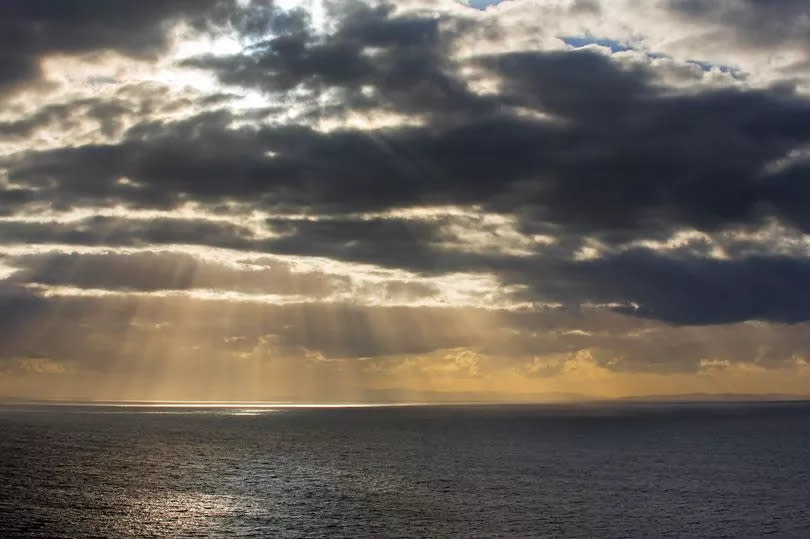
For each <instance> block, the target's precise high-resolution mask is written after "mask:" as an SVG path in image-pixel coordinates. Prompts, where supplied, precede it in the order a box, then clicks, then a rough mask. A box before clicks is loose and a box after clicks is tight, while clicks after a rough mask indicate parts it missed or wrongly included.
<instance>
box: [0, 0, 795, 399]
mask: <svg viewBox="0 0 810 539" xmlns="http://www.w3.org/2000/svg"><path fill="white" fill-rule="evenodd" d="M0 51H2V52H0V398H33V399H79V400H88V399H101V400H150V399H159V400H240V401H247V400H251V401H253V400H270V401H272V400H289V401H297V402H322V401H342V402H354V401H376V400H419V401H431V400H475V399H484V400H516V401H522V400H542V399H544V398H557V397H560V396H564V395H566V396H567V395H571V396H587V397H599V398H612V397H623V396H631V395H648V394H678V393H729V392H731V393H789V394H804V395H807V394H810V331H808V330H810V323H809V321H810V285H808V283H810V4H808V2H807V1H806V0H774V1H764V0H645V1H642V2H639V1H635V0H633V1H631V0H610V1H609V2H608V1H599V0H503V1H500V2H497V1H480V0H471V1H470V2H462V1H456V0H402V1H397V2H377V1H373V0H368V1H364V0H284V1H281V0H279V1H276V2H273V1H272V0H163V1H161V2H132V1H130V0H81V1H79V0H76V1H72V0H71V1H68V0H64V1H61V2H52V1H48V0H28V1H26V2H18V1H16V0H0Z"/></svg>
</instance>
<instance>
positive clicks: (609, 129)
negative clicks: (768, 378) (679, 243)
mask: <svg viewBox="0 0 810 539" xmlns="http://www.w3.org/2000/svg"><path fill="white" fill-rule="evenodd" d="M746 4H747V3H746ZM754 4H755V3H751V5H752V6H754V7H753V8H752V9H753V10H754V12H756V10H757V9H759V7H757V6H758V5H759V4H756V5H754ZM788 4H790V3H788ZM170 5H175V4H170ZM178 5H185V4H178ZM741 5H742V4H741ZM790 5H792V4H790ZM673 6H674V8H677V9H680V10H682V11H684V12H689V13H698V12H699V11H700V9H698V8H700V7H701V6H704V7H703V8H701V9H708V7H705V5H704V3H702V2H681V3H679V4H678V5H675V4H673ZM690 6H691V7H690ZM156 9H157V8H154V9H153V10H156ZM166 9H168V8H166ZM177 9H180V8H177ZM791 9H792V8H791ZM147 11H148V12H150V13H151V12H152V11H150V10H147ZM160 13H164V12H163V11H160ZM172 13H173V12H172ZM785 13H792V11H785ZM144 17H145V15H144ZM138 20H140V19H138ZM150 20H152V19H150ZM445 23H448V24H449V26H450V28H455V29H456V30H455V31H462V30H461V29H462V28H463V25H464V24H467V23H466V22H458V21H456V22H454V21H438V20H437V19H434V18H420V17H417V16H407V17H404V16H398V15H396V14H395V13H394V12H392V11H391V10H390V9H389V8H378V9H371V8H361V7H358V8H357V9H356V10H355V11H353V12H352V13H351V16H346V17H344V18H343V19H342V20H341V21H340V24H339V25H338V29H337V30H336V31H335V33H334V34H331V35H329V36H325V37H324V36H315V35H313V34H312V30H311V28H310V27H309V25H308V23H307V21H306V20H305V18H302V17H300V16H296V15H295V14H292V15H289V16H287V18H286V19H278V18H275V17H273V16H270V15H269V14H268V12H259V14H258V15H256V17H255V18H251V17H247V18H246V19H244V20H240V21H239V23H238V24H239V25H241V26H240V27H241V28H243V29H244V31H245V32H247V33H251V34H253V35H259V34H260V33H262V32H263V31H265V30H267V28H270V30H271V31H272V32H273V37H271V38H270V39H269V40H268V41H261V42H259V43H258V44H257V45H256V46H254V47H253V48H251V49H249V50H247V51H245V52H244V53H242V54H239V55H235V56H231V57H225V58H198V59H196V60H194V62H193V63H194V65H196V66H198V67H203V68H207V69H211V70H213V72H214V73H215V74H216V75H217V76H218V77H219V78H220V79H221V80H222V81H224V82H228V83H230V84H234V85H237V86H245V87H252V88H259V89H261V90H264V91H266V92H268V93H270V94H277V93H278V92H285V91H287V90H290V89H293V88H296V89H298V90H303V91H304V94H302V95H303V97H301V98H300V99H301V101H300V105H301V106H302V107H303V108H306V107H308V106H309V105H311V104H312V99H311V97H312V95H314V94H323V93H324V91H325V90H330V91H332V90H333V91H335V92H337V94H335V95H337V96H338V97H337V98H336V99H337V105H335V106H337V107H338V108H342V109H344V110H368V109H370V108H375V107H377V108H383V109H388V110H391V111H394V112H401V113H406V114H412V113H417V114H420V115H422V116H424V121H425V124H424V125H421V126H411V127H392V128H386V129H377V130H368V131H360V130H351V129H342V130H336V131H332V132H320V131H317V130H315V129H314V128H312V127H309V126H307V125H266V124H265V125H263V126H257V127H238V128H236V127H233V122H234V121H235V120H239V119H243V118H239V117H238V116H237V113H229V112H225V111H219V112H210V113H206V114H203V115H199V116H196V117H193V118H189V119H185V120H181V121H176V122H151V123H143V124H141V125H138V126H136V127H134V128H132V129H131V130H129V131H128V132H127V133H126V134H125V136H124V138H123V140H122V141H121V142H120V143H115V144H95V145H84V146H78V147H66V148H61V149H56V150H49V151H42V152H28V153H23V154H18V155H16V156H12V157H9V158H6V159H5V161H6V163H5V165H6V166H7V168H8V179H9V180H10V181H11V182H12V183H13V184H14V185H15V187H14V188H9V189H7V190H5V191H0V202H1V203H2V204H3V205H4V207H5V208H6V210H5V211H7V212H8V211H11V209H13V208H14V207H15V205H16V206H17V207H18V208H25V207H26V204H30V202H32V201H39V202H46V203H50V204H52V205H54V206H56V207H60V208H68V207H71V206H75V205H96V206H103V205H106V204H113V203H120V204H124V205H128V206H135V207H147V208H169V209H170V208H175V207H177V206H178V205H180V204H182V203H184V202H187V201H189V200H191V201H199V202H203V203H206V204H210V205H215V204H217V203H220V202H223V201H240V202H248V203H252V204H255V206H256V207H259V208H264V209H270V210H278V209H282V210H293V211H303V212H310V213H312V214H315V215H317V214H319V213H329V214H331V215H332V216H337V218H336V219H332V220H322V221H318V220H315V221H302V222H289V221H285V220H284V219H275V220H272V221H270V222H269V224H270V225H271V227H273V228H276V229H278V230H279V231H281V232H283V233H284V234H285V235H284V236H282V237H281V238H277V239H272V240H266V241H264V242H263V243H259V244H257V243H256V242H255V241H254V240H253V239H252V238H250V236H249V235H248V234H246V233H245V232H244V231H240V230H237V229H231V230H229V231H227V230H226V231H224V232H223V234H222V235H218V234H219V233H220V232H218V231H216V230H203V233H202V234H201V237H202V238H203V239H202V240H201V241H200V242H201V243H206V242H207V240H205V239H204V238H205V237H212V238H214V239H212V240H211V243H216V244H221V245H226V246H231V247H235V248H245V247H247V246H250V247H251V248H257V246H258V248H257V250H267V251H269V252H280V253H292V254H311V255H322V256H330V257H334V258H340V259H344V260H355V261H364V262H374V263H379V264H382V265H387V266H391V267H405V268H410V269H416V270H420V271H427V270H437V269H441V270H445V271H447V270H464V269H467V270H477V271H486V270H490V271H493V272H495V273H496V274H497V275H500V276H502V277H503V278H504V279H505V280H506V281H508V282H510V283H515V284H528V285H530V286H531V288H530V290H531V291H532V292H533V295H532V297H531V298H529V299H538V300H544V299H552V300H555V301H560V302H562V303H565V304H569V303H572V304H573V303H578V302H587V301H591V302H597V303H610V302H617V303H623V304H629V303H630V302H635V303H638V304H639V305H640V309H639V310H634V311H632V314H635V315H638V316H645V317H652V318H657V319H661V320H666V321H669V322H674V323H679V324H706V323H716V322H727V321H736V320H746V319H750V318H757V319H764V320H771V321H784V322H797V321H800V320H806V319H808V315H810V313H809V312H807V310H806V309H805V308H804V307H802V303H804V304H807V303H808V302H807V301H804V300H807V299H810V298H805V297H804V295H803V294H802V293H801V291H800V290H801V288H802V286H803V283H804V281H805V280H806V268H805V263H804V261H803V260H799V259H796V260H794V259H788V258H775V257H770V258H769V257H767V256H761V257H747V258H743V259H740V260H729V261H720V260H711V259H707V258H706V257H700V256H694V255H689V256H686V255H682V256H664V255H661V254H660V253H655V252H653V251H644V250H633V251H629V252H626V253H624V254H619V255H609V256H608V257H607V258H604V259H601V260H595V261H580V262H572V261H571V260H570V254H571V253H570V249H569V252H563V251H562V250H561V251H558V252H551V251H546V252H543V253H542V255H543V256H534V257H524V258H515V257H503V256H500V257H497V256H494V257H486V258H483V257H480V256H470V255H466V254H458V253H450V254H448V253H446V251H443V250H442V249H437V248H436V245H437V244H438V243H441V242H442V241H443V240H446V239H448V238H446V237H445V236H444V235H443V232H442V228H441V226H437V225H435V224H433V225H428V224H424V223H418V222H417V223H404V222H402V221H398V220H395V219H373V220H361V219H355V218H353V217H346V216H345V215H346V214H351V213H356V212H362V211H384V210H387V209H390V208H397V207H408V206H416V205H421V204H465V205H469V204H477V205H480V206H481V207H482V208H484V209H485V210H495V211H500V212H504V213H513V214H515V215H517V216H519V217H520V219H521V220H520V223H519V224H520V226H521V229H522V230H523V231H525V232H527V233H537V231H538V230H543V229H544V228H545V227H548V226H553V227H556V230H557V231H558V233H557V236H559V237H558V239H559V240H560V241H561V242H562V244H564V245H568V246H571V247H574V246H576V245H578V244H579V243H581V241H582V238H584V237H590V238H595V239H599V240H601V241H603V242H606V243H608V244H611V245H615V244H620V243H624V242H628V241H632V240H637V239H646V238H650V237H656V238H661V237H665V236H666V235H667V234H669V233H671V232H673V231H676V230H678V229H681V228H684V227H693V228H698V229H700V230H704V231H709V232H715V231H723V230H725V229H727V228H728V227H732V226H734V227H736V226H740V225H748V226H755V225H757V224H761V223H763V222H765V221H766V219H769V218H775V219H777V220H779V221H781V222H783V223H786V224H788V225H792V226H795V227H797V228H798V229H800V230H801V231H803V232H809V231H810V217H808V216H810V211H808V210H810V192H809V191H808V185H810V184H808V174H810V170H808V168H807V166H806V164H804V165H803V164H801V163H800V162H796V163H789V164H787V165H785V166H782V167H773V164H774V163H775V162H778V161H779V160H780V159H782V158H784V157H785V156H786V155H788V154H789V152H791V151H792V150H795V149H796V148H800V147H802V146H804V145H806V144H808V142H810V102H808V100H807V99H806V98H804V97H801V96H799V95H797V94H795V93H793V92H785V91H778V90H762V89H760V90H756V89H749V90H740V89H734V90H730V89H723V90H716V89H708V90H704V91H694V92H690V93H684V92H675V91H673V90H672V89H669V88H665V87H661V86H659V85H658V84H659V83H658V82H656V78H655V76H654V73H653V72H652V71H650V69H651V68H629V67H622V66H621V65H620V64H619V63H617V62H616V61H614V60H613V59H611V58H610V57H607V56H604V55H600V54H595V53H592V52H587V51H576V52H522V53H521V52H519V53H509V54H501V55H491V56H486V57H479V58H475V59H473V60H470V61H469V65H472V66H475V67H477V68H479V69H483V70H485V71H486V72H488V73H489V74H490V75H491V76H493V77H498V78H500V81H501V86H500V90H499V93H498V94H497V95H489V96H487V97H482V96H479V95H478V94H475V93H474V92H472V91H471V90H470V89H469V88H468V87H467V86H466V84H464V83H463V82H462V80H461V78H460V77H459V76H458V68H459V67H460V66H459V65H456V64H455V63H454V62H453V61H452V60H451V59H450V57H451V54H450V52H449V51H451V50H452V37H453V36H452V31H451V32H450V35H449V37H448V36H447V35H443V34H442V31H443V30H442V24H445ZM274 25H275V26H274ZM453 25H455V26H453ZM90 33H92V32H90ZM124 43H125V45H123V46H122V47H121V48H122V50H124V51H134V52H142V51H145V50H148V49H142V48H139V47H137V46H135V45H128V44H126V41H124ZM43 50H44V49H43ZM365 87H372V88H373V89H374V92H370V93H369V92H366V91H364V88H365ZM307 92H308V93H307ZM286 99H288V100H289V101H290V102H291V104H295V102H296V101H295V100H296V99H297V98H296V97H295V94H294V93H288V94H287V96H286ZM330 106H331V105H330ZM520 111H522V112H523V113H521V112H520ZM526 111H529V112H536V113H541V114H545V115H547V116H546V117H538V116H534V117H533V116H532V115H530V114H528V115H527V114H525V112H526ZM448 113H451V114H449V115H448ZM448 116H452V120H453V121H447V119H448ZM122 178H126V179H127V180H129V181H125V182H122V181H121V179H122ZM108 224H109V223H104V222H100V223H99V226H101V227H104V226H107V225H108ZM440 224H441V223H440ZM20 226H21V227H22V225H20ZM184 226H185V225H184ZM188 226H191V225H188ZM196 226H201V227H202V226H203V225H201V224H198V225H196ZM80 232H81V231H80ZM80 232H76V231H72V232H64V231H63V232H54V233H56V234H76V233H80ZM45 234H47V232H46V233H45ZM86 234H87V235H86V236H85V237H86V238H87V241H88V242H92V241H93V240H92V239H91V238H92V236H93V234H92V232H87V233H86ZM125 234H129V238H130V239H125V237H126V236H125ZM139 234H142V235H143V238H144V241H150V242H151V241H154V242H159V241H161V239H160V238H161V234H164V235H167V234H168V235H169V236H168V237H170V238H171V237H172V236H171V234H173V233H172V232H169V231H168V230H163V231H160V230H157V229H154V228H153V229H149V230H147V229H145V228H144V229H143V230H137V231H135V232H124V233H122V235H121V236H120V238H119V239H118V241H120V242H121V243H126V242H128V241H136V240H135V239H134V238H135V237H137V236H138V235H139ZM192 234H193V232H191V233H190V234H188V235H192ZM184 235H185V234H184V233H182V232H177V233H176V236H174V238H181V237H183V236H184ZM113 237H114V236H113ZM164 237H165V236H164ZM62 241H69V240H67V239H66V240H62ZM96 241H100V240H96ZM167 241H168V240H167ZM171 241H181V240H179V239H176V240H171ZM540 277H542V279H541V278H540ZM736 287H739V290H737V289H736ZM797 290H798V292H797Z"/></svg>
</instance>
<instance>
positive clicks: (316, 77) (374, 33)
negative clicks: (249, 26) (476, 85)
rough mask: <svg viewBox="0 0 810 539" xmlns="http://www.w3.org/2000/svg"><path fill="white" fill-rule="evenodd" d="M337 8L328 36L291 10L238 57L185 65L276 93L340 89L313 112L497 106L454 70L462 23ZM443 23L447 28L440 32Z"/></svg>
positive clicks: (355, 6) (386, 9) (383, 9)
mask: <svg viewBox="0 0 810 539" xmlns="http://www.w3.org/2000/svg"><path fill="white" fill-rule="evenodd" d="M337 5H338V6H339V7H340V9H339V10H335V13H336V14H337V15H338V17H339V20H340V26H339V29H338V30H337V31H336V32H334V33H333V34H330V35H328V36H327V37H325V38H324V37H323V36H320V35H318V34H316V33H314V31H313V30H312V29H311V28H310V27H308V26H307V23H306V21H305V20H304V21H301V20H300V19H294V18H293V19H291V18H290V16H289V15H287V19H283V20H282V22H283V23H286V24H279V23H277V24H276V25H275V27H274V28H273V30H275V32H277V35H276V36H275V37H273V38H271V39H269V40H267V41H263V42H260V43H258V44H256V45H254V46H252V47H250V48H249V49H247V50H245V51H243V52H242V53H240V54H237V55H233V56H228V57H213V56H210V57H203V58H197V59H194V60H189V61H188V62H187V65H191V66H196V67H201V68H206V69H211V70H213V71H214V72H215V73H216V74H217V75H218V77H219V78H220V80H221V81H222V82H224V83H226V84H232V85H237V86H246V87H256V88H259V89H261V90H264V91H266V92H270V93H274V94H278V93H279V92H286V91H289V90H292V89H299V90H305V91H307V92H308V93H309V94H310V95H317V94H323V93H324V92H327V91H330V90H332V91H337V92H339V94H338V95H339V97H338V98H337V102H336V103H335V104H332V105H323V104H319V106H318V107H316V108H315V109H314V110H312V111H311V113H312V114H313V115H315V116H319V115H331V114H335V113H339V112H345V111H347V110H358V109H360V110H362V109H368V108H382V109H390V110H392V111H394V112H398V113H417V114H430V115H433V116H451V115H454V114H460V113H466V114H469V113H475V112H477V113H481V112H486V111H489V110H492V109H493V108H494V105H495V103H494V102H493V101H492V100H489V99H484V98H481V97H479V96H477V95H476V94H474V93H471V92H470V91H469V90H468V89H467V85H466V83H465V82H463V81H462V79H461V78H459V77H458V76H457V75H456V74H455V68H456V67H457V66H456V65H455V63H454V62H453V61H452V59H451V54H450V52H451V45H452V38H453V36H454V35H455V33H457V32H459V31H461V29H463V27H464V26H465V22H464V21H462V20H458V19H447V18H446V19H444V20H443V21H440V19H439V18H438V17H430V18H426V17H417V16H393V12H394V9H393V7H392V6H389V5H381V6H377V7H373V8H372V7H368V6H366V5H363V4H361V3H352V2H341V3H338V4H337ZM440 22H445V23H446V24H447V26H448V28H446V29H445V30H444V31H443V32H442V31H440V26H439V25H440Z"/></svg>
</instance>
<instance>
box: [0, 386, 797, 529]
mask: <svg viewBox="0 0 810 539" xmlns="http://www.w3.org/2000/svg"><path fill="white" fill-rule="evenodd" d="M0 536H1V537H82V538H84V537H281V538H284V537H350V538H365V537H464V538H468V537H482V538H496V537H510V538H511V537H588V538H593V537H611V538H612V537H645V538H650V537H734V538H737V537H762V536H773V537H810V403H808V402H771V403H763V402H757V403H727V402H721V403H703V404H701V403H670V404H667V403H643V402H634V403H588V404H560V405H498V406H490V405H465V406H460V405H459V406H456V405H452V406H451V405H440V406H436V405H434V406H426V405H425V406H422V405H420V406H363V407H340V406H338V407H296V406H284V405H261V406H260V405H238V406H237V405H232V406H228V407H220V406H218V407H214V406H200V405H196V406H190V405H172V406H169V405H163V406H145V405H144V406H132V405H126V406H124V405H81V406H79V405H58V406H57V405H4V406H0Z"/></svg>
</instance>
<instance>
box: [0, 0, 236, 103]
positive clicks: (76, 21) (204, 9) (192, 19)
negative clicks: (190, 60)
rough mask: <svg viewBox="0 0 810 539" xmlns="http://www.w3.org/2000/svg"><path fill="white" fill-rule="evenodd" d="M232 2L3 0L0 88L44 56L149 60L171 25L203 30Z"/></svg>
mask: <svg viewBox="0 0 810 539" xmlns="http://www.w3.org/2000/svg"><path fill="white" fill-rule="evenodd" d="M234 6H235V5H234V3H233V2H230V1H223V0H204V1H202V2H196V1H194V2H192V1H188V0H169V1H166V2H158V3H155V4H151V5H134V4H132V3H131V2H126V1H112V2H107V1H90V2H85V1H82V2H59V3H57V4H54V3H53V2H48V1H46V0H34V1H32V2H24V3H19V2H3V3H2V5H0V21H2V22H0V36H2V37H1V38H0V48H2V49H3V51H4V52H3V54H2V56H0V89H3V88H6V89H8V88H12V87H15V86H19V85H20V84H23V83H26V82H31V81H32V80H34V79H36V78H38V77H39V76H40V74H41V71H40V67H39V62H40V60H41V59H42V58H43V57H45V56H47V55H58V54H82V53H87V52H93V51H103V50H114V51H117V52H120V53H123V54H127V55H134V56H150V55H154V54H155V53H157V52H158V51H160V50H161V49H162V48H163V47H165V46H166V45H167V42H168V31H169V30H170V28H171V25H172V23H178V22H180V21H183V22H185V23H187V24H190V25H192V26H197V27H205V26H206V25H208V24H211V23H213V22H217V21H220V20H222V19H223V18H225V17H227V15H228V13H229V12H231V11H232V10H233V9H234Z"/></svg>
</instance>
